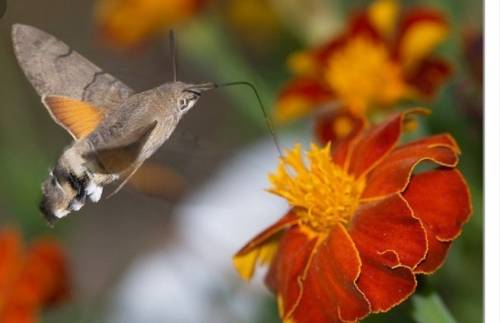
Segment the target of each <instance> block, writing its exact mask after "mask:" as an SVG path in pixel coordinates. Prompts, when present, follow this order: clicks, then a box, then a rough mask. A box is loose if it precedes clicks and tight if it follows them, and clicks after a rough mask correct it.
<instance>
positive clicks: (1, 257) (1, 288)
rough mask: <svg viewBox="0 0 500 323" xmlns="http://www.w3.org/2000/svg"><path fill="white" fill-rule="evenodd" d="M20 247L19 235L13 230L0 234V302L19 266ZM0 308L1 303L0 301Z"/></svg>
mask: <svg viewBox="0 0 500 323" xmlns="http://www.w3.org/2000/svg"><path fill="white" fill-rule="evenodd" d="M21 252H22V246H21V241H20V237H19V234H18V233H17V232H16V231H14V230H7V229H4V230H2V231H1V232H0V300H2V299H5V296H6V293H7V290H8V288H9V285H10V284H12V280H13V279H14V276H13V275H14V274H15V273H16V272H17V271H18V270H19V267H20V265H21V260H22V257H21ZM0 307H1V301H0Z"/></svg>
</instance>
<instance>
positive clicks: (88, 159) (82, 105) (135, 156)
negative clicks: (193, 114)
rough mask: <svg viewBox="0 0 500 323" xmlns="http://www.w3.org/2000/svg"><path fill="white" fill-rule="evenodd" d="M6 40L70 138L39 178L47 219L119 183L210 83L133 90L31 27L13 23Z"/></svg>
mask: <svg viewBox="0 0 500 323" xmlns="http://www.w3.org/2000/svg"><path fill="white" fill-rule="evenodd" d="M12 40H13V44H14V50H15V54H16V57H17V60H18V62H19V65H20V66H21V68H22V69H23V71H24V73H25V75H26V77H27V78H28V80H29V81H30V82H31V84H32V85H33V87H34V88H35V90H36V91H37V93H38V94H39V95H40V96H41V98H42V103H43V105H44V106H45V107H46V108H47V111H48V112H49V114H50V116H51V117H52V118H53V119H54V121H55V122H56V123H57V124H59V125H60V126H62V127H63V128H64V129H65V130H66V131H68V132H69V134H70V135H71V136H72V137H73V139H74V141H73V142H72V143H71V145H70V146H69V147H66V148H65V150H64V152H63V153H62V155H61V156H60V157H59V159H58V160H57V162H56V165H55V166H54V167H53V168H52V169H51V170H50V172H49V176H48V178H47V179H46V180H45V181H44V182H43V183H42V195H43V196H42V201H41V204H40V210H41V212H42V213H43V215H44V216H45V219H46V220H47V221H48V223H49V224H53V223H55V222H56V221H57V220H58V219H60V218H62V217H64V216H66V215H67V214H69V213H70V212H71V211H77V210H79V209H80V208H81V207H82V206H83V205H84V203H85V201H86V200H87V199H90V200H91V201H92V202H97V201H99V200H100V198H101V194H102V191H103V186H104V185H106V184H109V183H111V182H113V181H116V180H119V179H121V180H122V183H121V184H120V185H119V187H118V188H117V190H119V189H120V188H121V187H122V186H123V184H125V183H126V182H127V180H128V179H130V177H131V176H132V175H133V174H134V173H135V171H136V170H137V169H138V168H139V167H140V166H141V165H142V164H143V163H144V161H145V160H146V159H147V158H149V157H150V156H151V155H152V154H153V153H154V152H155V151H156V150H157V149H158V148H159V147H160V146H161V145H162V144H163V143H164V142H165V141H166V140H167V139H168V138H169V137H170V135H171V134H172V132H173V131H174V130H175V128H176V126H177V124H178V122H179V121H180V120H181V118H182V116H183V115H184V114H185V113H186V112H188V111H189V110H190V109H191V108H192V107H193V106H194V105H195V103H196V102H197V101H198V99H199V98H200V96H201V94H202V93H203V92H205V91H207V90H210V89H214V88H215V87H217V85H216V84H215V83H201V84H188V83H184V82H180V81H177V80H174V81H173V82H169V83H165V84H162V85H160V86H158V87H156V88H153V89H150V90H147V91H144V92H141V93H137V92H135V91H134V90H133V89H131V88H130V87H129V86H127V85H126V84H124V83H123V82H121V81H120V80H118V79H117V78H115V77H113V76H112V75H110V74H108V73H106V72H104V71H103V70H101V69H100V68H99V67H97V66H96V65H94V64H93V63H91V62H90V61H88V60H87V59H85V58H84V57H83V56H81V55H80V54H78V53H77V52H76V51H74V50H73V49H71V48H70V47H68V46H67V45H66V44H65V43H63V42H62V41H60V40H58V39H56V38H55V37H54V36H52V35H49V34H47V33H45V32H43V31H41V30H39V29H37V28H34V27H31V26H27V25H21V24H15V25H14V26H13V28H12ZM174 75H175V73H174ZM117 190H116V191H117Z"/></svg>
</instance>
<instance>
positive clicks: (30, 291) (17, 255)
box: [0, 229, 69, 323]
mask: <svg viewBox="0 0 500 323" xmlns="http://www.w3.org/2000/svg"><path fill="white" fill-rule="evenodd" d="M68 293H69V281H68V272H67V268H66V261H65V257H64V254H63V252H62V250H61V249H60V247H59V245H58V244H57V242H55V241H54V240H52V239H49V238H46V239H40V240H38V241H36V242H35V243H33V244H32V246H31V247H30V248H29V249H28V250H23V247H22V242H21V238H20V236H19V234H18V233H17V232H16V231H14V230H5V229H4V230H3V231H0V322H2V323H33V322H38V321H39V320H38V316H39V311H40V310H41V309H43V308H45V307H46V306H50V305H53V304H56V303H59V302H61V301H63V300H65V299H66V298H67V297H68Z"/></svg>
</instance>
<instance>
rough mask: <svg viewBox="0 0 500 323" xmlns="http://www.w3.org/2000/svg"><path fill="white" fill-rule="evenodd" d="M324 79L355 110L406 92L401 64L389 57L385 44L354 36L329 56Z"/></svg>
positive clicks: (357, 110) (392, 100) (383, 103)
mask: <svg viewBox="0 0 500 323" xmlns="http://www.w3.org/2000/svg"><path fill="white" fill-rule="evenodd" d="M325 73H326V74H325V78H326V81H327V82H328V83H329V84H330V86H331V87H332V88H333V89H334V90H335V92H336V93H337V95H338V96H339V98H340V99H341V100H342V101H343V102H344V103H345V104H347V105H349V106H350V107H351V108H352V109H353V110H354V112H357V113H359V114H362V113H364V112H365V110H366V109H367V107H368V106H369V105H372V104H375V105H377V104H381V105H387V104H391V103H394V102H395V101H396V100H398V99H401V98H402V97H404V96H405V94H406V86H405V83H404V80H403V77H402V73H401V68H400V66H399V65H398V64H396V63H395V62H393V61H391V58H390V55H389V52H388V51H387V48H386V47H385V46H384V45H383V44H381V43H376V42H374V41H373V40H371V39H369V38H367V37H363V36H357V37H355V38H353V39H351V40H350V41H349V42H348V43H347V44H346V45H345V46H344V47H342V48H341V49H339V50H337V51H335V52H334V53H333V54H332V55H331V57H330V58H329V62H328V66H327V70H326V72H325Z"/></svg>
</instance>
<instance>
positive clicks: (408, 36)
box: [275, 0, 450, 122]
mask: <svg viewBox="0 0 500 323" xmlns="http://www.w3.org/2000/svg"><path fill="white" fill-rule="evenodd" d="M398 11H399V7H398V3H397V1H396V0H377V1H375V2H374V3H373V5H372V6H371V7H369V9H368V10H367V11H364V12H361V13H360V14H358V15H356V16H353V18H352V20H351V21H350V23H349V25H348V28H347V30H346V31H344V32H343V34H341V35H339V36H337V37H334V38H333V39H332V40H330V41H329V42H327V43H326V44H324V45H323V46H320V47H319V48H315V49H312V50H307V51H304V52H299V53H295V54H293V55H292V56H291V57H290V59H289V65H290V68H291V70H292V71H293V72H294V74H295V77H294V78H293V79H292V80H291V81H290V82H289V83H288V84H287V85H286V86H285V88H284V89H283V91H282V93H281V94H280V96H279V98H278V102H277V109H276V114H275V116H276V119H277V120H278V121H280V122H283V121H288V120H290V119H293V118H297V117H300V116H303V115H305V114H307V113H308V112H310V111H311V110H312V109H314V108H318V107H319V106H328V104H329V103H331V102H340V103H341V104H342V105H345V106H347V107H348V108H349V109H350V110H351V112H352V113H354V114H356V115H358V116H363V115H365V114H366V112H367V110H369V109H373V108H378V107H388V106H393V105H394V104H395V103H397V102H398V101H400V100H404V99H415V98H418V99H420V98H429V97H431V96H432V95H433V94H434V92H435V90H436V89H437V88H438V87H439V86H440V85H441V83H442V82H443V80H444V79H445V78H446V77H447V76H448V75H449V73H450V68H449V66H448V64H447V63H446V62H444V61H443V60H441V59H438V58H434V57H433V56H431V53H432V51H433V50H434V49H435V48H436V47H437V45H439V44H440V43H441V42H442V41H443V40H444V39H445V38H446V36H447V33H448V25H447V23H446V21H445V19H444V17H443V16H442V15H441V14H440V13H439V12H437V11H433V10H430V9H413V10H411V11H409V12H408V13H407V14H406V15H404V16H403V17H402V18H401V20H398V19H397V18H398Z"/></svg>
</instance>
